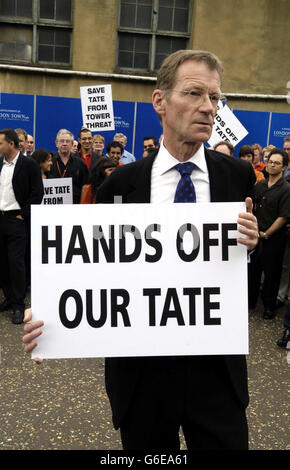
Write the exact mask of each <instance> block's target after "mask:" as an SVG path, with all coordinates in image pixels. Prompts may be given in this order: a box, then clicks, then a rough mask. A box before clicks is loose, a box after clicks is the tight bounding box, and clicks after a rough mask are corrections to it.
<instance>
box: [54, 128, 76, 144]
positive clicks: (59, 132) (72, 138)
mask: <svg viewBox="0 0 290 470" xmlns="http://www.w3.org/2000/svg"><path fill="white" fill-rule="evenodd" d="M61 134H69V135H70V136H71V140H72V142H73V141H74V135H73V133H72V132H71V131H68V130H67V129H60V130H59V131H58V133H57V134H56V138H55V140H59V136H60V135H61Z"/></svg>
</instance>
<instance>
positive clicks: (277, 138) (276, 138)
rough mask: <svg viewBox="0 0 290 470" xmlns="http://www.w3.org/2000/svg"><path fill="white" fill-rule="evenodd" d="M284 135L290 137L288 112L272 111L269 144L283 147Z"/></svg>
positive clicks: (289, 116)
mask: <svg viewBox="0 0 290 470" xmlns="http://www.w3.org/2000/svg"><path fill="white" fill-rule="evenodd" d="M284 137H290V114H287V113H272V119H271V127H270V137H269V144H272V145H275V147H279V148H283V144H284Z"/></svg>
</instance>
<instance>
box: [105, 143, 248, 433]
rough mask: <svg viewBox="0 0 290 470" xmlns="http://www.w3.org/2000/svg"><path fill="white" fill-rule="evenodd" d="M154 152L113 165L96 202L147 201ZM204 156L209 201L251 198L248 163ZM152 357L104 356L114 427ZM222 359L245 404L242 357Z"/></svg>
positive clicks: (212, 153)
mask: <svg viewBox="0 0 290 470" xmlns="http://www.w3.org/2000/svg"><path fill="white" fill-rule="evenodd" d="M156 154H157V151H156V153H155V154H153V155H152V156H151V155H150V156H149V157H147V158H144V159H142V160H138V161H137V162H134V163H130V164H128V165H124V166H122V167H119V168H117V169H116V170H115V171H114V172H113V173H112V174H111V176H110V177H109V178H107V179H106V180H105V182H104V183H103V184H102V186H100V188H99V190H98V192H97V200H96V202H97V203H113V202H114V196H115V195H116V196H120V195H121V196H122V198H123V199H122V201H123V202H124V203H144V202H145V203H146V202H150V190H151V169H152V165H153V161H154V159H155V156H156ZM205 158H206V163H207V167H208V172H209V180H210V196H211V201H212V202H239V201H244V200H245V198H246V197H247V196H250V197H252V198H253V187H254V183H255V181H256V177H255V174H254V171H253V168H252V167H251V165H249V163H248V162H245V161H243V160H240V159H237V158H233V157H228V156H226V155H222V154H221V153H218V152H215V151H210V150H205ZM233 313H234V312H233ZM154 360H156V358H155V359H154V358H149V357H147V358H139V357H138V358H135V357H133V358H107V359H106V371H105V378H106V389H107V393H108V396H109V399H110V402H111V406H112V411H113V424H114V426H115V428H116V429H117V428H118V427H119V426H120V423H121V421H122V419H123V418H124V416H125V414H126V411H127V409H128V406H129V404H130V400H131V398H132V396H133V394H134V387H135V385H136V383H137V380H138V377H139V375H140V374H141V373H142V367H143V365H144V366H145V367H147V366H148V361H154ZM224 360H225V363H226V367H227V370H228V373H229V378H230V381H229V383H230V382H231V383H232V386H233V388H234V390H235V392H236V396H237V398H238V400H239V401H240V402H241V403H242V405H243V406H247V404H248V388H247V367H246V359H245V357H244V356H238V355H237V356H224ZM142 364H143V365H142ZM146 364H147V366H146ZM149 367H150V366H149ZM152 386H154V384H152ZM210 386H212V387H213V393H214V384H211V385H210Z"/></svg>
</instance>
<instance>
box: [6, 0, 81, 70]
mask: <svg viewBox="0 0 290 470" xmlns="http://www.w3.org/2000/svg"><path fill="white" fill-rule="evenodd" d="M71 36H72V0H0V60H3V61H14V62H23V63H30V64H31V63H32V64H44V63H45V64H53V65H63V66H65V65H70V64H71Z"/></svg>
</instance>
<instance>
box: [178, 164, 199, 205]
mask: <svg viewBox="0 0 290 470" xmlns="http://www.w3.org/2000/svg"><path fill="white" fill-rule="evenodd" d="M194 166H195V165H194V163H192V162H186V163H178V165H176V166H175V167H174V168H176V170H177V171H178V172H179V173H180V175H181V178H180V180H179V182H178V185H177V188H176V192H175V196H174V202H196V194H195V189H194V185H193V182H192V181H191V177H190V176H191V173H192V171H193V169H194Z"/></svg>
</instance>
